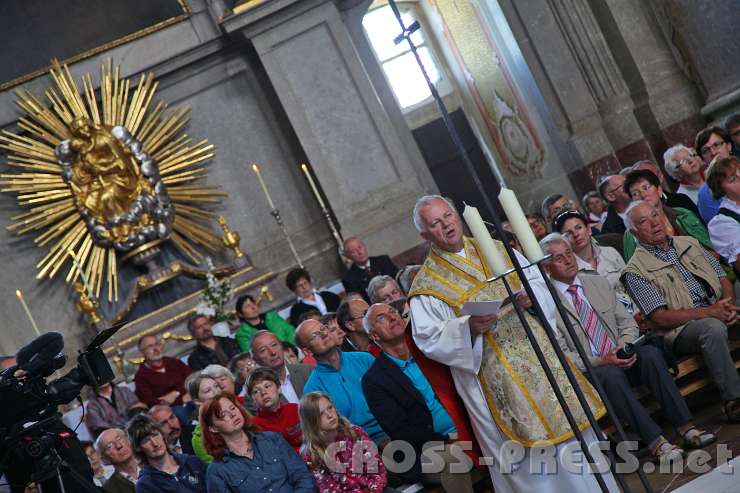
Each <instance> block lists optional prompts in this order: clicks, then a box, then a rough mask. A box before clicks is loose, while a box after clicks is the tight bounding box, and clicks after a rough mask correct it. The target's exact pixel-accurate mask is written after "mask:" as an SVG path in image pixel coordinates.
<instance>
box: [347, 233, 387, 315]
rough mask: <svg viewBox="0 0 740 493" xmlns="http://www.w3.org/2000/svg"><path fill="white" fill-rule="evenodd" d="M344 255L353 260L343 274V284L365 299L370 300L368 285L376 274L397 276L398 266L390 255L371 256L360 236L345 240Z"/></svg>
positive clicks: (350, 291) (348, 289) (349, 291)
mask: <svg viewBox="0 0 740 493" xmlns="http://www.w3.org/2000/svg"><path fill="white" fill-rule="evenodd" d="M344 255H345V256H346V257H347V258H348V259H350V260H351V261H352V265H351V266H350V267H349V269H347V272H345V273H344V276H342V285H343V286H344V290H345V291H346V292H347V293H352V292H354V293H360V294H362V296H363V297H364V298H365V301H367V302H370V300H369V298H368V296H367V292H366V290H367V285H368V284H370V279H372V278H373V277H375V276H381V275H385V276H391V277H392V278H394V279H395V278H396V273H397V272H398V267H396V266H395V264H394V263H393V261H392V260H391V258H390V257H389V256H388V255H379V256H377V257H370V256H368V253H367V247H366V246H365V244H364V243H363V242H362V240H360V239H359V238H354V237H353V238H348V239H347V240H345V242H344Z"/></svg>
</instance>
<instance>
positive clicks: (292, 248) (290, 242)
mask: <svg viewBox="0 0 740 493" xmlns="http://www.w3.org/2000/svg"><path fill="white" fill-rule="evenodd" d="M270 215H271V216H272V217H274V218H275V221H276V222H277V223H278V226H280V229H281V230H282V231H283V236H285V239H286V240H288V246H289V247H290V251H291V252H292V253H293V258H294V259H295V261H296V263H297V264H298V267H300V268H301V269H302V268H303V262H302V261H301V258H300V257H299V256H298V252H297V251H296V249H295V245H293V240H291V239H290V235H289V234H288V230H287V229H285V224H283V219H282V218H281V217H280V211H279V210H278V209H273V210H271V211H270Z"/></svg>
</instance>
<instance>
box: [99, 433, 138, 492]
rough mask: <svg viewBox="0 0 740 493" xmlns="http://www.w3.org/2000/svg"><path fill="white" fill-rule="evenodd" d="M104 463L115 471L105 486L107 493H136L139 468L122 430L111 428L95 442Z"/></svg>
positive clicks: (129, 443)
mask: <svg viewBox="0 0 740 493" xmlns="http://www.w3.org/2000/svg"><path fill="white" fill-rule="evenodd" d="M95 450H97V451H98V454H99V455H100V458H101V459H102V460H103V463H105V464H110V465H111V466H113V468H114V469H115V472H114V473H113V475H112V476H111V477H110V478H108V481H106V482H105V484H104V485H103V490H105V491H106V492H107V493H134V492H135V491H136V481H137V480H138V479H139V466H138V465H137V463H136V459H135V458H134V454H133V451H132V449H131V442H129V440H128V437H127V436H126V433H125V432H124V431H123V430H121V429H120V428H109V429H107V430H105V431H104V432H103V433H101V434H100V436H99V437H98V439H97V440H95Z"/></svg>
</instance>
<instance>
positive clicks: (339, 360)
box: [295, 320, 388, 445]
mask: <svg viewBox="0 0 740 493" xmlns="http://www.w3.org/2000/svg"><path fill="white" fill-rule="evenodd" d="M295 341H296V344H298V345H299V346H300V347H301V349H302V350H303V352H304V353H305V354H308V355H309V356H313V357H314V358H315V359H316V361H317V363H318V364H317V365H316V368H314V369H313V371H312V372H311V376H310V377H308V381H307V382H306V386H305V387H304V388H303V392H304V394H307V393H309V392H313V391H321V392H324V393H326V394H329V396H331V398H332V400H333V401H334V405H335V406H336V408H337V411H339V413H340V414H341V415H342V416H344V417H345V418H347V419H348V420H349V421H350V422H351V423H352V424H354V425H357V426H360V427H362V429H364V430H365V431H366V432H367V434H368V435H370V438H372V439H373V441H374V442H375V443H376V444H378V445H385V443H386V442H387V441H388V436H387V435H386V434H385V433H384V432H383V430H382V428H381V427H380V425H379V424H378V421H377V420H376V419H375V416H373V414H372V413H371V412H370V409H369V408H368V406H367V401H366V400H365V396H364V394H363V393H362V377H363V376H364V375H365V372H367V370H368V368H370V367H371V366H372V364H373V362H375V357H374V356H373V355H372V354H370V353H365V352H355V353H345V352H342V351H341V350H340V349H339V348H338V347H337V341H336V338H335V337H333V336H330V333H329V328H328V327H327V326H326V325H324V324H322V323H321V322H319V321H317V320H306V321H304V322H302V323H301V324H300V325H299V326H298V328H297V329H296V336H295Z"/></svg>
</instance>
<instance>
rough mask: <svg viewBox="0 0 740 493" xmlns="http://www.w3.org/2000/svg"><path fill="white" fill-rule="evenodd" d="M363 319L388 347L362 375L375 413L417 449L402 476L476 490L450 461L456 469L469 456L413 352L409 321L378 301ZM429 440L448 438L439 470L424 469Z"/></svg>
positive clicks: (389, 430) (390, 431) (395, 436)
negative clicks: (423, 457)
mask: <svg viewBox="0 0 740 493" xmlns="http://www.w3.org/2000/svg"><path fill="white" fill-rule="evenodd" d="M363 324H364V326H365V330H366V331H367V332H368V335H369V336H370V337H371V338H372V339H373V340H374V341H375V342H377V343H378V344H379V345H380V346H381V347H382V348H383V352H382V353H381V354H380V356H378V358H377V359H376V360H375V362H374V363H373V365H372V366H371V367H370V368H369V369H368V370H367V372H366V373H365V375H364V376H363V377H362V390H363V393H364V394H365V399H366V400H367V404H368V407H369V408H370V412H372V413H373V415H374V416H375V419H377V421H378V423H379V424H380V426H381V428H382V429H383V431H384V432H385V433H386V434H387V435H388V436H389V437H390V439H391V440H404V441H406V442H408V443H409V444H411V446H412V447H413V448H414V451H415V452H416V461H415V463H414V465H413V467H412V468H411V469H410V470H409V471H408V472H406V473H402V474H399V475H400V476H401V478H402V479H403V480H404V481H413V482H416V481H419V480H421V481H423V482H430V483H441V484H442V487H443V488H444V489H445V491H448V492H456V493H457V492H468V493H472V491H473V486H472V483H471V480H470V474H463V473H451V472H450V466H452V471H455V472H457V470H458V469H459V468H461V467H463V465H466V466H469V464H470V459H468V458H467V456H466V455H465V454H464V453H463V451H462V449H460V448H459V447H458V446H457V445H454V441H455V439H456V438H457V429H456V428H455V425H454V423H453V422H452V419H451V418H450V415H449V414H448V413H447V411H446V410H445V408H444V406H442V404H441V402H440V401H439V399H438V398H437V396H436V395H435V393H434V390H433V389H432V386H431V385H430V384H429V381H428V380H427V379H426V378H425V377H424V375H423V374H422V372H421V370H420V369H419V366H418V365H417V364H416V361H414V359H413V358H412V357H411V353H410V350H409V347H408V346H407V344H406V339H405V331H406V323H405V322H404V320H403V319H402V318H401V316H400V315H399V314H398V312H397V311H396V310H395V309H394V308H392V307H391V306H390V305H387V304H385V303H377V304H375V305H373V306H371V307H370V308H369V309H368V311H367V314H366V315H365V317H364V319H363ZM427 442H438V443H439V442H444V443H445V448H444V450H443V451H441V452H436V453H437V454H438V458H441V459H443V460H444V463H445V467H444V470H443V471H442V472H441V473H439V474H435V475H431V474H424V473H423V472H422V466H421V453H422V450H423V448H424V445H425V444H426V443H427ZM424 462H425V463H426V462H427V461H426V460H425V461H424ZM458 463H460V464H458ZM466 470H469V467H468V468H467V469H466Z"/></svg>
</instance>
